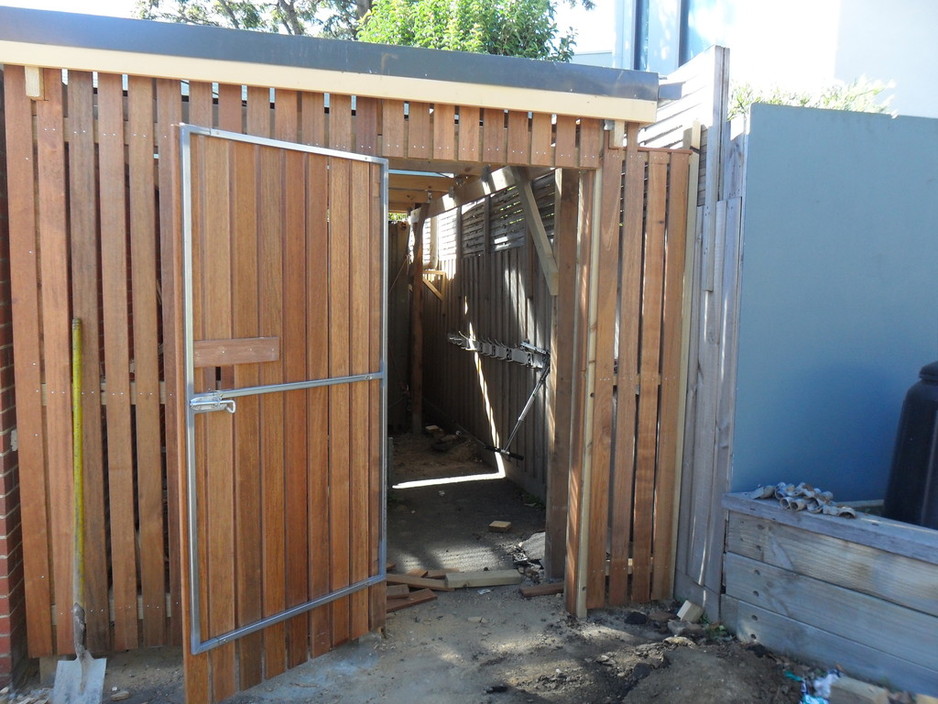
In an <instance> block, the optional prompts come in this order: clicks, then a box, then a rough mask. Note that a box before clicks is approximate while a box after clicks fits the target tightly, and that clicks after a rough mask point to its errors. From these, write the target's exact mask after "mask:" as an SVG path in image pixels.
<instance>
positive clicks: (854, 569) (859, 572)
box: [726, 509, 938, 615]
mask: <svg viewBox="0 0 938 704" xmlns="http://www.w3.org/2000/svg"><path fill="white" fill-rule="evenodd" d="M779 510H781V509H779ZM837 520H842V519H835V518H831V519H830V521H829V522H834V521H837ZM824 527H826V526H824ZM910 528H911V526H910ZM808 536H809V537H810V539H809V540H806V537H808ZM726 550H727V552H731V553H736V554H739V555H742V556H744V557H748V558H751V559H753V560H760V561H763V562H766V563H767V564H770V565H774V566H776V567H783V568H785V569H788V570H791V571H794V572H797V573H798V574H802V575H805V576H807V577H814V578H815V579H823V580H824V581H826V582H830V583H831V584H835V585H837V586H840V587H844V588H847V589H852V590H854V591H858V592H863V593H865V594H869V595H871V596H876V597H879V598H882V599H885V600H887V601H890V602H893V603H896V604H899V605H901V606H905V607H908V608H910V609H916V610H918V611H922V612H923V613H928V614H932V615H935V614H938V562H935V561H932V562H931V563H929V562H924V561H922V560H917V559H915V558H911V557H907V556H905V555H902V554H898V553H894V552H890V551H888V550H882V549H879V548H874V547H870V546H868V545H862V544H860V543H856V542H852V541H849V540H844V539H842V538H837V537H833V536H831V535H829V534H827V533H826V532H823V531H822V530H821V526H818V530H817V531H813V532H810V533H809V532H806V531H805V530H801V529H799V528H796V527H794V526H789V525H785V524H782V523H777V522H774V521H767V520H765V519H762V518H758V517H753V516H747V515H744V514H740V513H737V512H735V511H732V512H730V514H729V523H728V526H727V533H726Z"/></svg>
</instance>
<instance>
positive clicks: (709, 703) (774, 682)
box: [0, 436, 803, 704]
mask: <svg viewBox="0 0 938 704" xmlns="http://www.w3.org/2000/svg"><path fill="white" fill-rule="evenodd" d="M433 442H434V439H433V438H430V437H427V436H419V437H414V436H404V437H401V438H397V439H396V440H395V450H394V467H393V468H392V483H399V482H406V481H413V480H426V479H433V478H440V477H452V476H459V475H474V474H480V473H486V472H491V470H490V468H489V467H488V466H487V465H484V464H482V463H480V462H479V460H478V456H477V450H476V448H475V447H474V446H473V445H472V444H471V443H469V442H467V441H465V442H464V441H462V440H461V439H455V440H454V441H453V442H452V443H444V445H448V446H449V447H448V449H447V450H446V451H435V450H433V449H432V447H431V445H432V443H433ZM493 520H506V521H511V524H512V528H511V530H510V531H509V532H507V533H493V532H489V531H488V530H487V526H488V524H489V523H490V522H491V521H493ZM543 528H544V510H543V506H542V505H541V504H540V503H539V502H538V501H537V500H536V499H535V498H534V497H532V496H529V495H527V494H524V493H523V492H522V491H520V490H519V489H518V488H517V487H515V486H514V485H513V484H511V483H510V482H507V481H505V480H476V481H465V482H460V483H450V484H440V485H434V486H422V487H416V488H402V489H392V490H391V491H390V495H389V501H388V535H389V550H388V559H389V560H390V561H391V562H394V563H396V571H398V572H405V571H407V570H409V569H411V568H414V567H421V568H426V569H438V568H456V569H459V570H461V571H467V570H485V569H488V570H495V569H511V568H517V569H519V570H521V571H522V572H523V574H524V578H525V583H526V584H531V583H534V582H537V581H538V580H540V579H541V578H542V574H543V573H542V571H541V570H540V569H539V564H538V562H537V559H536V557H537V554H538V552H539V550H538V547H537V540H535V541H532V542H527V543H526V541H529V540H530V539H531V538H532V536H535V535H536V534H537V533H539V532H541V531H543ZM525 543H526V548H522V547H521V546H522V545H523V544H525ZM529 553H530V554H529ZM678 605H679V604H677V603H667V604H648V605H635V606H633V607H632V608H627V609H621V610H606V611H596V612H591V613H590V617H589V618H588V619H585V620H582V621H577V620H575V619H572V618H570V617H568V616H567V615H566V613H565V611H564V609H563V602H562V598H561V597H560V596H559V595H554V596H542V597H535V598H531V599H525V598H523V597H522V596H521V594H520V592H519V590H518V586H501V587H492V588H484V589H461V590H456V591H453V592H441V593H439V594H438V598H437V599H436V600H435V601H432V602H428V603H425V604H420V605H417V606H413V607H410V608H407V609H403V610H401V611H397V612H395V613H392V614H389V615H388V619H387V626H386V628H385V630H384V632H383V633H378V634H370V635H369V636H367V637H365V638H362V639H360V640H359V641H357V642H355V643H350V644H347V645H345V646H343V647H341V648H339V649H338V650H336V651H335V652H333V653H330V654H329V655H327V656H325V657H322V658H319V659H317V660H315V661H313V662H309V663H307V664H305V665H303V666H301V667H298V668H295V669H294V670H291V671H289V672H287V673H285V674H284V675H281V676H280V677H277V678H274V679H272V680H270V681H268V682H265V683H263V684H261V685H259V686H257V687H255V688H253V689H251V690H249V691H247V692H244V693H242V694H239V695H238V696H236V697H234V698H232V699H230V700H229V701H230V702H231V704H261V703H268V702H310V703H312V702H316V703H317V704H329V703H332V702H336V703H338V702H342V703H343V704H346V703H348V704H369V703H375V704H377V703H378V702H380V703H382V704H423V703H431V702H432V703H437V702H439V703H444V702H446V703H448V702H454V703H457V704H462V703H466V704H516V703H517V704H521V703H535V704H536V703H544V704H547V703H557V704H560V703H566V702H573V703H578V704H607V703H608V704H613V703H614V704H619V703H620V702H625V703H626V704H646V703H647V704H652V703H655V704H658V703H661V702H664V703H669V702H694V703H695V704H731V703H737V702H738V703H747V704H748V703H760V702H765V703H767V704H783V703H786V702H798V701H799V699H800V691H799V685H798V683H797V682H794V681H793V680H792V679H790V678H789V677H786V676H785V671H786V669H787V670H789V671H794V672H796V673H799V674H800V673H801V672H802V671H803V669H802V668H800V667H799V666H798V665H795V664H792V663H789V662H788V661H786V660H785V659H783V658H779V657H776V656H775V655H773V654H772V653H769V652H768V651H766V650H765V649H764V648H762V647H761V646H758V645H756V646H747V645H744V644H741V643H739V642H737V641H736V640H735V639H734V638H732V637H731V636H729V635H727V634H726V633H725V631H723V630H722V629H721V628H720V627H719V626H718V624H715V625H712V626H704V627H697V628H696V629H692V630H691V631H689V632H685V633H684V634H683V635H674V634H673V632H672V629H673V625H672V628H671V629H669V626H668V621H669V620H671V619H674V618H675V617H674V612H675V610H676V608H677V606H678ZM125 693H126V695H127V696H126V698H123V699H122V701H126V702H128V703H129V704H182V703H183V698H182V667H181V663H180V654H179V651H178V649H173V648H157V649H149V650H140V651H135V652H133V653H124V654H116V655H110V656H109V657H108V665H107V681H106V684H105V701H109V700H110V699H111V697H112V695H114V694H117V695H118V696H119V697H123V695H124V694H125ZM48 695H49V690H48V689H45V690H44V689H42V688H41V687H40V683H39V682H38V681H37V680H35V679H34V680H33V681H31V682H30V683H29V684H28V685H27V686H26V687H25V688H23V689H22V690H21V691H20V692H18V693H16V694H8V695H7V697H6V698H7V701H11V702H24V701H30V702H31V704H40V702H42V698H43V697H44V696H48ZM26 697H34V698H33V699H32V700H29V699H26ZM3 701H4V699H3V697H2V696H0V703H2V702H3Z"/></svg>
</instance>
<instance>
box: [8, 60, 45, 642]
mask: <svg viewBox="0 0 938 704" xmlns="http://www.w3.org/2000/svg"><path fill="white" fill-rule="evenodd" d="M3 93H4V116H5V118H6V119H5V121H4V123H5V124H4V127H5V129H6V150H7V168H8V169H9V170H10V172H13V171H14V170H15V171H16V172H18V173H20V174H22V176H23V177H21V178H11V179H8V183H7V196H8V206H9V211H8V218H9V228H10V230H9V232H10V234H9V237H10V287H11V290H12V291H13V292H15V293H14V295H12V296H11V309H12V317H13V326H14V331H15V334H14V335H13V361H14V374H15V376H16V418H17V426H18V429H19V434H20V437H21V438H23V440H24V441H23V442H22V443H21V444H20V449H19V469H20V471H19V475H20V497H21V499H20V501H21V502H22V505H23V512H22V528H23V573H24V577H23V582H24V590H25V592H26V634H27V642H28V644H29V655H30V656H32V657H36V656H39V655H44V654H46V653H51V652H53V648H54V646H53V636H52V621H51V619H50V618H49V611H48V605H49V604H51V603H52V593H51V590H52V580H51V579H50V576H51V565H50V564H49V558H50V545H49V538H50V535H49V531H48V529H47V525H48V523H47V520H48V508H47V493H46V485H45V472H46V449H45V445H44V443H43V442H41V441H40V439H41V438H42V435H43V428H42V399H41V393H40V388H41V386H42V372H41V367H40V365H39V364H38V363H37V361H38V360H40V359H41V358H42V352H41V349H42V347H41V340H40V333H39V322H40V310H41V309H40V295H39V276H38V274H39V271H38V269H39V265H38V261H37V247H36V206H35V203H36V194H35V192H34V190H33V189H34V179H35V173H36V164H35V160H34V157H33V143H34V139H33V118H32V103H31V101H30V100H29V98H27V97H26V81H25V73H24V69H23V68H22V67H20V66H5V67H4V91H3ZM27 174H28V176H29V178H25V176H26V175H27ZM28 438H34V441H32V442H29V441H26V440H27V439H28Z"/></svg>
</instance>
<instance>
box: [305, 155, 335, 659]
mask: <svg viewBox="0 0 938 704" xmlns="http://www.w3.org/2000/svg"><path fill="white" fill-rule="evenodd" d="M327 168H328V163H327V158H326V157H324V156H320V155H311V156H310V157H309V160H308V161H307V167H306V173H307V175H306V179H307V183H308V184H309V197H308V198H307V201H306V207H307V216H306V228H307V229H306V239H307V246H306V266H307V277H308V280H309V281H310V282H315V281H318V282H320V286H314V285H310V286H308V287H307V290H306V308H307V313H308V315H307V318H306V329H307V333H306V334H307V340H308V342H309V351H308V354H307V373H308V374H309V378H310V379H323V378H325V377H327V376H328V375H329V342H328V339H329V307H328V300H326V293H325V292H326V291H329V290H330V289H331V280H330V278H329V259H328V256H327V253H328V251H329V249H328V247H329V233H328V222H327V217H328V215H327V213H328V200H329V188H328V171H327ZM307 398H308V399H309V415H308V419H307V420H308V426H307V427H308V429H309V430H308V435H309V467H308V473H309V480H308V486H309V498H308V503H309V513H308V515H309V526H308V531H309V544H310V559H309V589H310V591H309V596H310V597H311V598H315V597H319V596H323V595H324V594H326V593H328V592H329V584H330V582H331V579H330V573H329V563H330V560H329V551H328V550H327V549H326V548H325V546H327V545H329V543H330V542H331V541H330V532H329V528H330V519H329V473H328V471H327V470H326V469H325V468H326V467H328V463H329V415H328V411H329V390H328V389H325V388H318V389H310V390H309V392H308V396H307ZM310 631H311V636H312V643H311V648H312V654H313V655H314V656H317V655H322V654H323V653H326V652H328V651H329V649H330V647H331V645H332V609H331V607H330V606H328V605H326V606H320V607H318V608H316V609H314V610H313V611H312V613H311V614H310Z"/></svg>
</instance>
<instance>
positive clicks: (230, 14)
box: [136, 0, 371, 39]
mask: <svg viewBox="0 0 938 704" xmlns="http://www.w3.org/2000/svg"><path fill="white" fill-rule="evenodd" d="M370 8H371V2H370V0H266V1H265V0H137V5H136V14H137V16H139V17H142V18H143V19H150V20H167V21H170V22H183V23H186V24H203V25H212V26H216V27H233V28H234V29H253V30H258V31H262V32H277V33H281V34H307V35H321V36H330V37H338V38H342V39H353V38H354V36H355V31H356V28H357V26H358V22H359V20H360V19H361V18H362V17H363V16H364V15H365V13H367V12H368V10H369V9H370Z"/></svg>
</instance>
